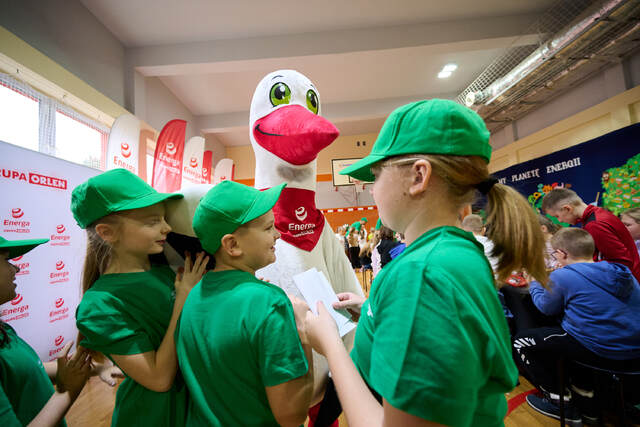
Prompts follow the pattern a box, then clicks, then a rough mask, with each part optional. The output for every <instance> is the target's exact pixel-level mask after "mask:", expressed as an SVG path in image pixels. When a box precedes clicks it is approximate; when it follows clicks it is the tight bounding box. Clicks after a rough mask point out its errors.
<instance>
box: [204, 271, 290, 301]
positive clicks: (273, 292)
mask: <svg viewBox="0 0 640 427" xmlns="http://www.w3.org/2000/svg"><path fill="white" fill-rule="evenodd" d="M204 281H205V282H208V284H209V285H210V286H211V285H213V286H216V287H218V286H219V287H220V288H221V289H224V290H225V291H228V292H230V294H231V295H235V296H237V297H239V298H245V299H247V300H248V301H250V302H255V303H265V302H266V303H274V302H278V301H284V300H288V298H287V295H286V294H285V292H284V291H283V290H282V289H280V288H279V287H277V286H275V285H273V284H272V283H269V282H265V281H263V280H260V279H258V278H257V277H255V276H254V275H253V274H251V273H247V272H244V271H240V270H229V271H224V272H218V273H216V272H213V273H207V275H206V276H205V279H204Z"/></svg>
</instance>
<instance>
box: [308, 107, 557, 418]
mask: <svg viewBox="0 0 640 427" xmlns="http://www.w3.org/2000/svg"><path fill="white" fill-rule="evenodd" d="M490 154H491V146H490V145H489V132H488V131H487V129H486V127H485V125H484V123H483V121H482V119H481V118H480V117H479V116H478V115H477V114H476V113H474V112H473V111H471V110H469V109H468V108H465V107H463V106H461V105H459V104H457V103H455V102H453V101H447V100H439V99H432V100H429V101H420V102H415V103H412V104H408V105H405V106H403V107H400V108H398V109H397V110H395V111H394V112H393V113H392V114H391V115H390V116H389V118H388V119H387V120H386V122H385V124H384V125H383V126H382V129H381V131H380V134H379V136H378V139H377V140H376V142H375V145H374V146H373V149H372V152H371V154H370V155H369V156H367V157H365V158H364V159H362V160H360V161H358V162H356V163H355V164H353V165H351V166H350V167H348V168H346V169H344V170H343V171H342V172H341V173H344V174H348V175H351V176H353V177H354V178H357V179H359V180H363V181H374V180H375V182H374V184H373V191H372V193H373V198H374V200H375V202H376V205H377V206H378V211H379V213H380V217H381V218H382V222H383V223H384V224H385V225H386V226H388V227H390V228H392V229H394V230H396V231H398V232H400V233H403V234H404V236H405V240H406V244H407V248H406V249H405V250H404V252H403V253H402V254H401V255H399V256H398V257H397V258H395V259H394V260H393V261H392V262H390V263H389V264H387V265H386V266H385V268H383V269H382V270H381V271H380V273H379V274H378V275H377V276H376V278H375V280H374V282H373V284H372V286H371V293H370V295H369V299H368V300H366V301H364V299H363V298H362V297H357V296H355V295H350V294H340V295H338V298H339V300H340V301H339V302H337V303H335V304H334V308H347V309H350V310H352V311H356V312H359V314H360V321H359V322H358V329H357V331H356V338H355V343H354V348H353V351H352V353H351V358H350V357H349V355H348V354H347V353H346V351H345V349H344V347H343V346H341V345H340V344H339V343H340V341H339V339H338V338H339V337H338V335H337V333H336V327H335V322H333V320H332V318H331V317H330V316H329V314H328V312H327V310H326V309H325V308H324V306H323V305H322V304H321V303H320V304H318V313H319V315H318V316H316V315H314V314H313V313H311V312H308V313H307V318H306V322H305V330H306V333H307V336H308V339H309V341H310V342H311V344H312V346H313V348H314V349H315V350H316V351H318V352H320V353H322V354H324V355H326V357H327V359H328V361H329V368H330V370H331V373H332V378H333V381H334V383H335V387H336V389H337V393H338V396H339V397H340V403H341V404H342V407H343V408H344V411H345V413H346V416H347V419H348V420H349V424H352V425H381V424H383V423H384V424H385V425H402V426H404V425H441V424H445V425H448V426H501V425H503V419H504V416H505V414H506V412H507V402H506V399H505V396H504V393H506V392H509V391H510V390H511V389H512V388H513V387H514V386H515V384H516V380H517V377H518V371H517V369H516V367H515V364H514V362H513V359H512V356H511V348H510V339H509V331H508V329H507V324H506V321H505V317H504V314H503V312H502V308H501V306H500V303H499V301H498V298H497V296H496V291H495V283H494V277H493V272H492V270H491V266H490V265H489V262H488V261H487V259H486V257H485V256H484V252H483V247H482V245H481V244H480V243H479V242H478V241H477V240H476V239H475V238H474V237H473V235H472V234H471V233H468V232H465V231H463V230H461V229H460V228H459V227H460V218H461V217H464V216H465V215H466V214H469V213H470V212H471V202H472V201H473V199H474V196H475V195H476V190H479V191H480V192H482V193H484V194H486V195H487V198H488V200H489V221H488V222H489V223H491V225H492V227H491V230H492V231H491V233H490V237H491V239H492V240H493V241H494V242H496V250H495V251H494V255H495V256H497V257H498V258H499V259H500V264H499V266H498V268H497V274H498V276H499V277H500V278H505V277H506V276H507V275H508V274H510V273H511V271H513V270H519V269H525V270H528V271H529V273H531V275H532V276H534V277H537V278H538V279H539V280H540V281H541V282H543V283H546V279H547V275H546V270H545V268H544V260H543V250H544V249H543V248H544V239H543V237H542V234H541V231H540V227H539V226H538V223H537V219H536V217H535V214H534V212H533V210H532V209H531V208H530V207H529V204H528V202H527V201H526V200H525V199H524V198H523V197H522V196H521V195H520V194H518V193H517V192H516V191H515V190H513V189H511V188H508V187H506V186H503V185H500V184H497V183H496V180H495V179H492V178H491V177H490V176H489V172H488V169H487V163H488V162H489V157H490ZM367 384H368V385H369V386H370V387H371V389H372V390H373V391H375V392H376V393H377V394H378V395H379V400H378V401H376V398H375V397H374V395H373V394H372V393H371V392H370V391H369V389H368V388H367Z"/></svg>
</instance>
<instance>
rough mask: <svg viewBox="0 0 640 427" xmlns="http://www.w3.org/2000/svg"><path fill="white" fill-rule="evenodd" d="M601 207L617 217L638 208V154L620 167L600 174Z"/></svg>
mask: <svg viewBox="0 0 640 427" xmlns="http://www.w3.org/2000/svg"><path fill="white" fill-rule="evenodd" d="M602 188H603V194H602V205H603V206H604V207H605V208H606V209H608V210H610V211H611V212H613V213H614V214H616V215H619V214H620V212H622V211H625V210H627V209H630V208H635V207H638V206H640V153H638V154H636V155H635V156H633V157H631V158H630V159H629V160H627V163H625V164H624V165H622V166H619V167H616V168H610V169H607V170H606V171H604V172H603V173H602Z"/></svg>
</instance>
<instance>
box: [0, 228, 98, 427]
mask: <svg viewBox="0 0 640 427" xmlns="http://www.w3.org/2000/svg"><path fill="white" fill-rule="evenodd" d="M48 241H49V239H30V240H6V239H4V238H3V237H0V304H4V303H7V302H9V301H11V300H12V299H13V298H15V296H16V284H15V283H14V280H15V278H16V273H18V271H20V269H19V268H18V267H16V266H15V265H13V264H11V263H10V262H9V260H10V259H13V258H16V257H19V256H21V255H24V254H26V253H27V252H29V251H31V250H32V249H34V248H35V247H37V246H38V245H41V244H43V243H46V242H48ZM72 343H73V341H69V342H68V343H67V345H66V346H65V347H64V348H63V349H62V353H61V356H60V358H59V359H58V360H57V361H56V362H47V363H45V364H43V363H42V361H41V360H40V358H39V357H38V355H37V354H36V352H35V351H33V349H32V348H31V347H30V346H29V344H27V343H26V342H25V341H23V340H22V339H21V338H20V337H19V336H18V335H17V334H16V331H15V330H14V329H13V328H12V327H11V326H9V325H8V324H6V323H4V322H3V321H1V320H0V425H2V426H4V427H14V426H16V427H17V426H26V425H36V424H37V425H41V426H51V427H53V426H57V425H62V426H64V425H65V423H64V420H63V417H64V415H65V413H66V412H67V411H68V410H69V408H70V407H71V405H72V404H73V402H74V401H75V400H76V398H77V397H78V395H79V394H80V391H81V390H82V388H83V387H84V384H85V383H86V382H87V379H88V378H89V374H90V372H91V359H90V357H89V354H88V353H87V351H86V350H85V349H83V348H78V350H77V351H76V352H75V354H74V355H73V357H71V358H70V359H67V353H68V352H69V349H70V348H71V344H72ZM51 381H56V387H57V389H58V390H57V391H56V390H55V389H54V388H53V386H52V385H51Z"/></svg>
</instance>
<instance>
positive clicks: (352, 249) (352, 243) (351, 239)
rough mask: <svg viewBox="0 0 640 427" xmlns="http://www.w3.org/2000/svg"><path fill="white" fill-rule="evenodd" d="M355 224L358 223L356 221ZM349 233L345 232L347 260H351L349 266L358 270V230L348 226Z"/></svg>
mask: <svg viewBox="0 0 640 427" xmlns="http://www.w3.org/2000/svg"><path fill="white" fill-rule="evenodd" d="M356 224H360V223H359V222H357V223H356ZM349 231H350V232H349V233H348V234H347V243H348V244H349V252H348V253H349V261H351V268H353V269H354V270H359V269H360V267H361V265H360V241H359V237H360V231H359V230H356V229H355V228H353V227H350V228H349Z"/></svg>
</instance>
